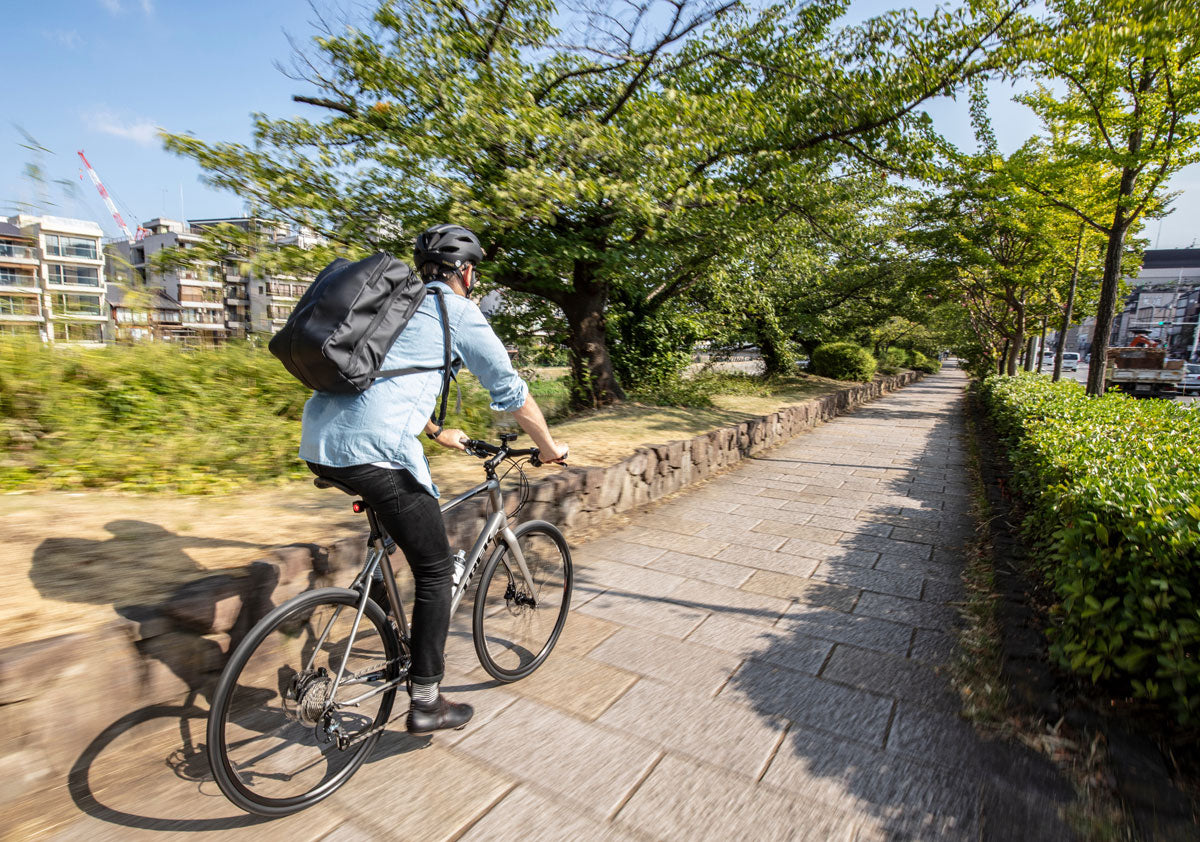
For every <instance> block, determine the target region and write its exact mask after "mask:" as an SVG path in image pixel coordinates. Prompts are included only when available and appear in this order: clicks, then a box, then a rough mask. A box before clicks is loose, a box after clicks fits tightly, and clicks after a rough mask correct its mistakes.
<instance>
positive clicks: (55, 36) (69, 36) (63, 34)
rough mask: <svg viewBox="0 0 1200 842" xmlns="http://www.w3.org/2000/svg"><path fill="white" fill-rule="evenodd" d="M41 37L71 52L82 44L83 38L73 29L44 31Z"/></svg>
mask: <svg viewBox="0 0 1200 842" xmlns="http://www.w3.org/2000/svg"><path fill="white" fill-rule="evenodd" d="M42 35H43V36H45V37H46V38H48V39H49V40H51V41H53V42H54V43H56V44H58V45H60V46H63V47H66V48H67V49H68V50H73V49H75V48H76V47H78V46H79V45H80V44H82V43H83V38H81V37H80V36H79V33H78V32H76V31H75V30H74V29H53V30H46V31H44V32H42Z"/></svg>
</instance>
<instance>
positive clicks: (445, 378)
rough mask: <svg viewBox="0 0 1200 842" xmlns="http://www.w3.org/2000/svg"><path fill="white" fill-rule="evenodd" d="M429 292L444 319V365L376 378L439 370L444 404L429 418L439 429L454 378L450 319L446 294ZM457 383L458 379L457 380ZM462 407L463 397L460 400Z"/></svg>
mask: <svg viewBox="0 0 1200 842" xmlns="http://www.w3.org/2000/svg"><path fill="white" fill-rule="evenodd" d="M429 291H430V292H432V293H433V294H434V296H436V298H437V306H438V315H439V316H441V319H442V364H441V366H438V367H437V368H434V367H431V366H410V367H409V368H389V369H383V370H380V371H377V372H375V374H374V376H375V377H400V376H402V375H405V374H417V373H418V372H421V371H437V370H438V369H439V368H440V369H441V372H442V404H441V407H440V408H439V409H438V411H437V412H435V413H433V414H432V415H430V416H429V418H430V420H431V421H433V423H435V424H437V425H438V426H439V427H441V426H443V425H444V423H445V421H446V402H447V401H448V400H449V398H450V378H451V377H452V376H453V375H452V374H451V372H450V317H449V315H448V314H447V313H446V299H445V298H444V297H443V295H444V293H443V292H442V291H441V290H440V289H438V288H437V287H435V286H431V287H429ZM455 382H456V383H457V382H458V381H457V379H456V380H455ZM459 401H460V406H461V397H460V399H459Z"/></svg>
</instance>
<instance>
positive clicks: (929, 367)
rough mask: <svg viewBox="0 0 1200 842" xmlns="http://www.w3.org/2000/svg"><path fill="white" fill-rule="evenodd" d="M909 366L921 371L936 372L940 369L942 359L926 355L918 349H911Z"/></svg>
mask: <svg viewBox="0 0 1200 842" xmlns="http://www.w3.org/2000/svg"><path fill="white" fill-rule="evenodd" d="M909 367H910V368H912V369H914V370H916V371H923V372H925V373H926V374H937V373H938V372H939V371H941V370H942V361H941V360H935V359H933V358H932V357H927V356H925V355H924V354H922V353H921V352H920V351H913V353H912V362H911V363H909Z"/></svg>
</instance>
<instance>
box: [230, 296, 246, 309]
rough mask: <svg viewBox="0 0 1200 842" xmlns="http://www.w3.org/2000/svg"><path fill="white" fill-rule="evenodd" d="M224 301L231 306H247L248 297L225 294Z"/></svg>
mask: <svg viewBox="0 0 1200 842" xmlns="http://www.w3.org/2000/svg"><path fill="white" fill-rule="evenodd" d="M225 303H226V304H228V305H230V306H231V307H249V306H250V299H249V298H233V297H229V296H226V298H225Z"/></svg>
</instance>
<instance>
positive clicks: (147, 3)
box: [100, 0, 154, 16]
mask: <svg viewBox="0 0 1200 842" xmlns="http://www.w3.org/2000/svg"><path fill="white" fill-rule="evenodd" d="M100 5H101V6H103V7H104V8H105V9H107V10H108V13H109V14H110V15H119V14H121V12H124V11H126V10H127V9H129V8H132V4H129V5H125V4H123V3H122V2H121V0H100ZM137 6H138V7H140V8H141V10H142V14H144V15H147V16H148V15H152V14H154V0H138V2H137Z"/></svg>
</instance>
